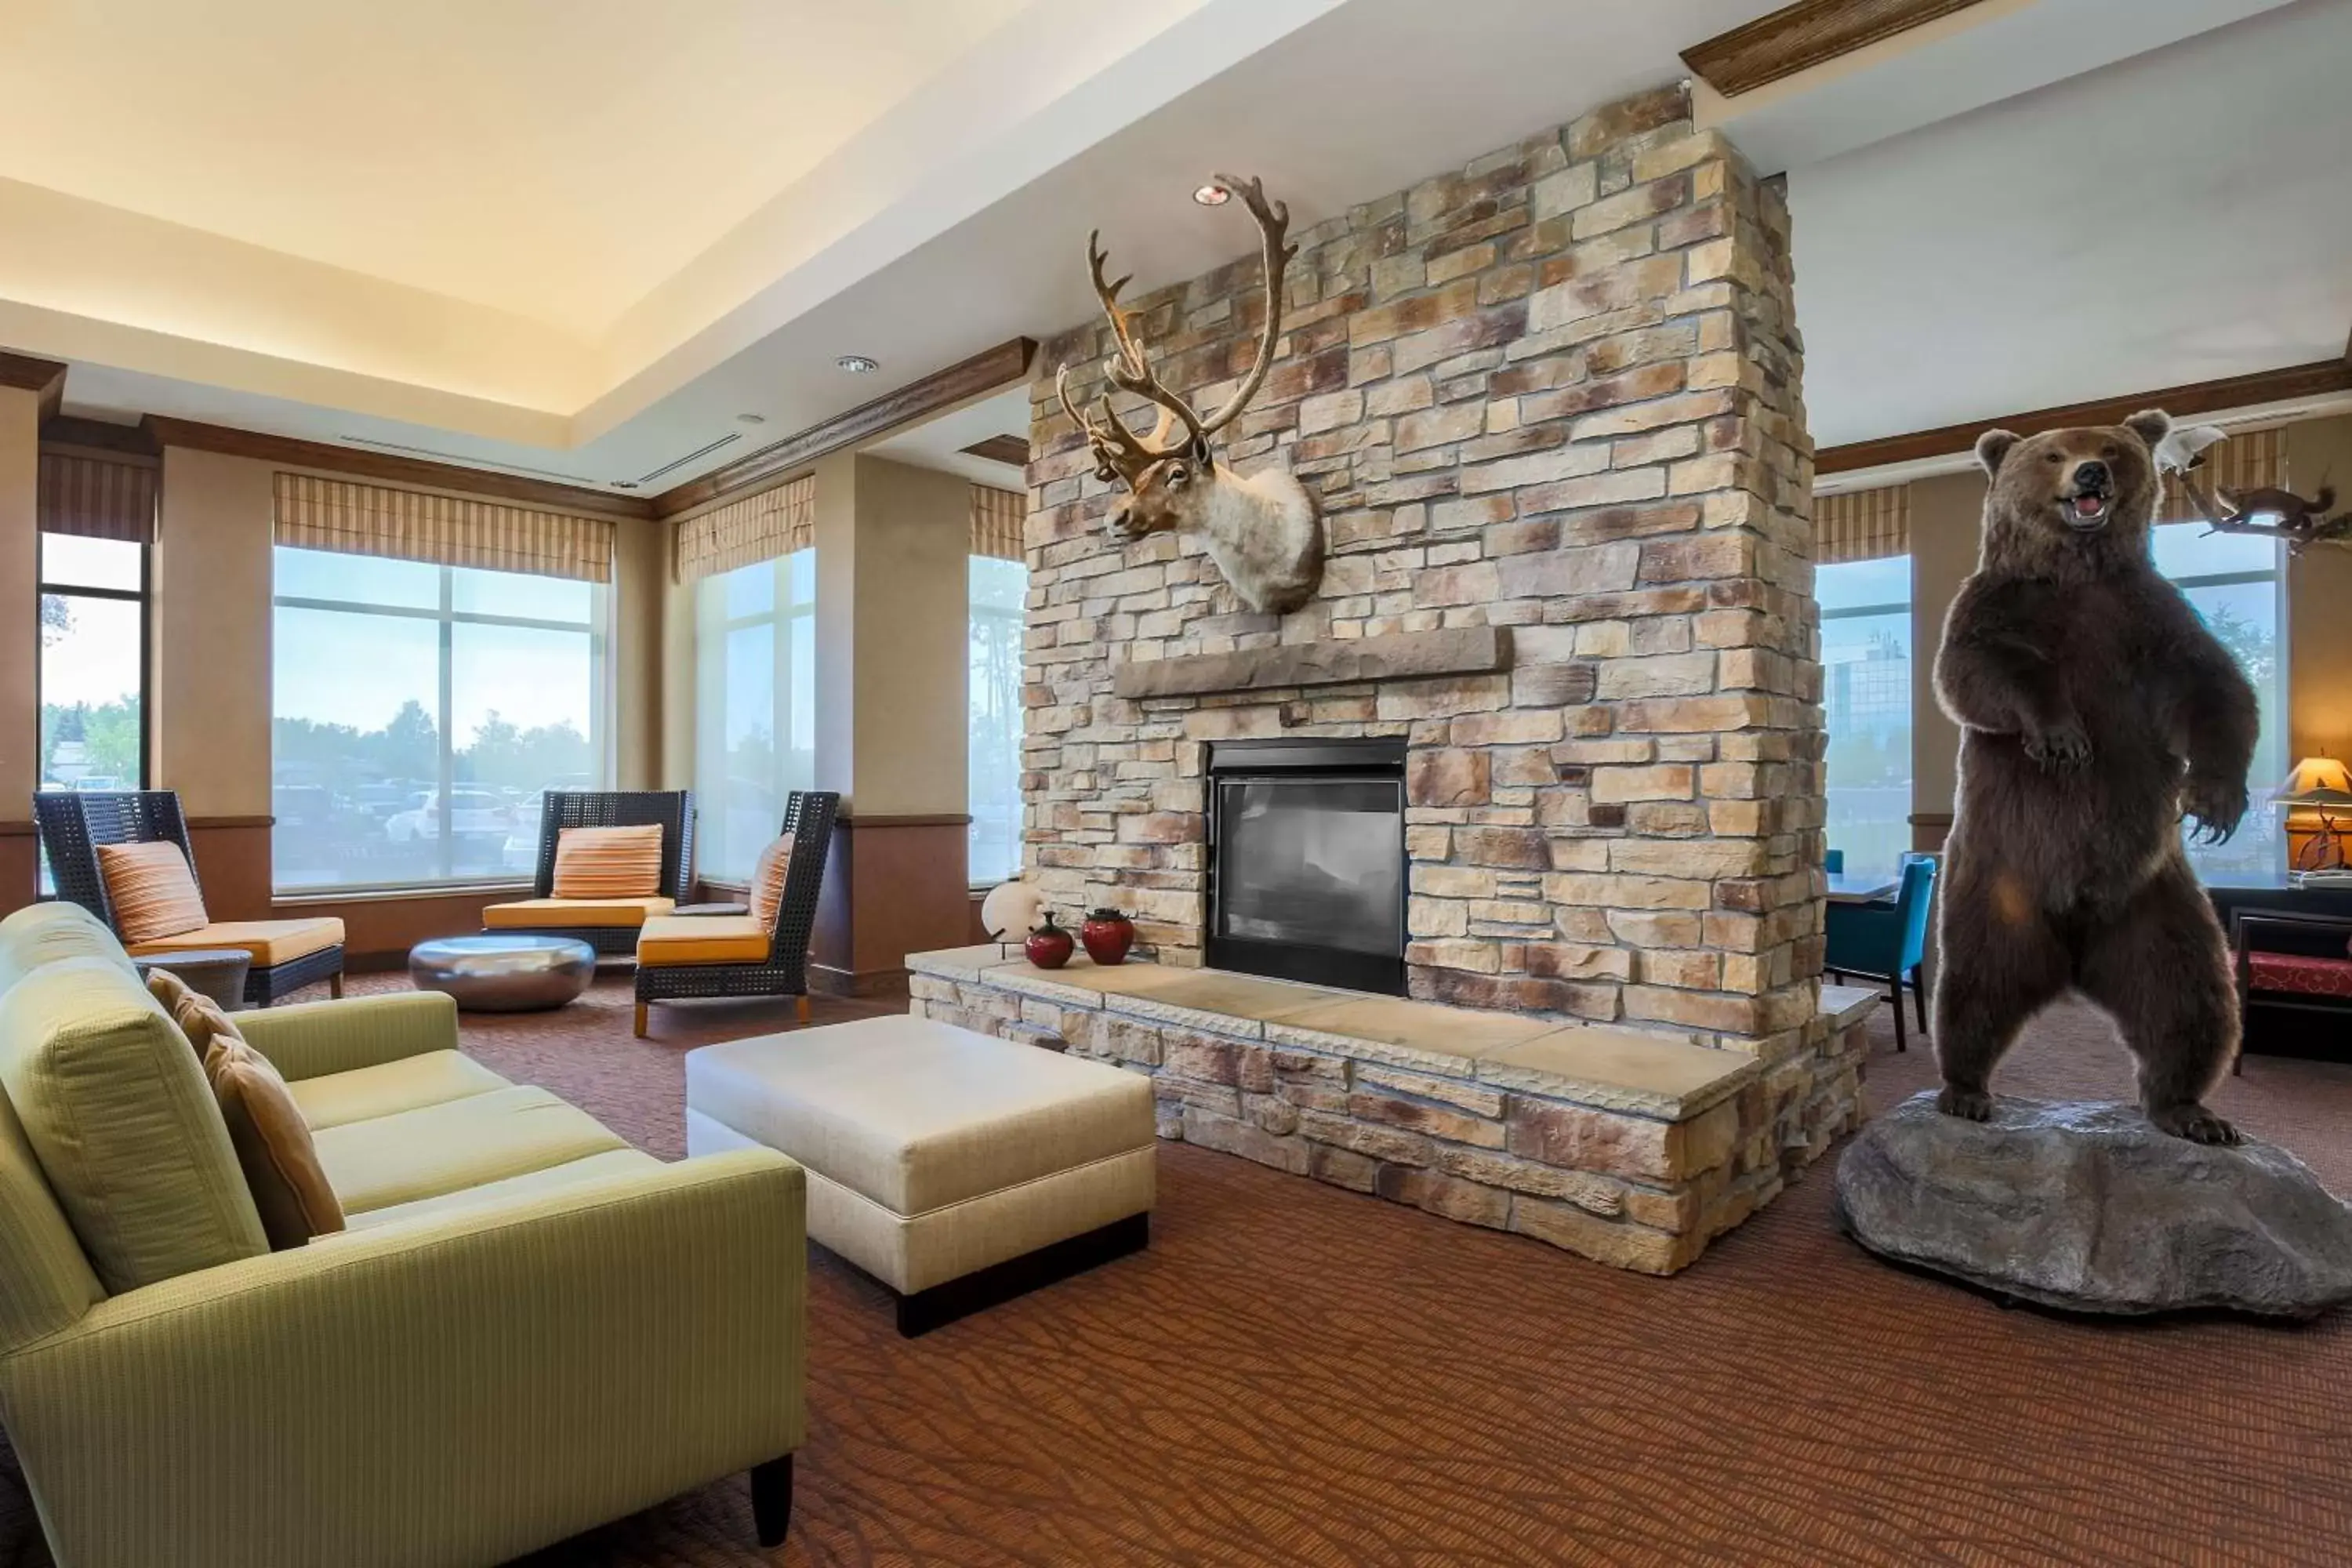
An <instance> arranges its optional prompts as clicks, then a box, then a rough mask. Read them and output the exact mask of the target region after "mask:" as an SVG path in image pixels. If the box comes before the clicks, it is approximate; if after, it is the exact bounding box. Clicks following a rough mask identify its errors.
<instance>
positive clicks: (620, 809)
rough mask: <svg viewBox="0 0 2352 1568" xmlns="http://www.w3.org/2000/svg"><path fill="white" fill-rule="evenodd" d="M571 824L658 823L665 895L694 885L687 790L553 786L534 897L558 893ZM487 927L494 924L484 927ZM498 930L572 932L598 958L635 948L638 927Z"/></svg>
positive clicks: (504, 930)
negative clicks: (564, 838) (561, 841)
mask: <svg viewBox="0 0 2352 1568" xmlns="http://www.w3.org/2000/svg"><path fill="white" fill-rule="evenodd" d="M567 827H658V828H660V829H661V830H662V861H661V881H660V883H659V884H658V887H659V890H660V892H661V894H662V896H663V897H665V898H669V899H674V900H677V902H679V903H684V902H685V901H686V900H687V899H688V897H689V896H691V890H692V889H693V886H694V792H693V791H691V790H683V789H667V790H653V789H639V790H609V789H608V790H560V789H551V790H549V791H548V792H547V793H546V795H543V796H542V797H541V808H540V815H539V875H538V878H537V879H536V880H534V881H533V883H532V884H531V897H533V898H535V899H551V898H553V897H554V896H555V841H556V838H557V837H558V836H559V835H560V834H562V831H563V830H564V829H565V828H567ZM483 929H484V930H485V931H489V930H491V928H489V927H488V926H485V927H484V928H483ZM496 930H497V932H498V933H499V934H501V935H505V934H529V935H535V936H568V937H572V938H573V939H575V940H577V941H580V942H586V943H587V944H588V945H589V946H590V947H593V948H594V949H595V950H596V952H597V954H598V955H599V956H600V957H608V958H609V957H614V956H620V957H625V956H627V955H629V954H632V953H634V952H636V951H637V928H636V927H635V926H517V925H501V926H499V927H498V928H496Z"/></svg>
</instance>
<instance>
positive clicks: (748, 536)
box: [673, 474, 816, 583]
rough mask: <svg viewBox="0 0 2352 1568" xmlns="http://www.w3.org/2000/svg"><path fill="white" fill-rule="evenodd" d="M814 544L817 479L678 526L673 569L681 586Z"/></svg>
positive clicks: (803, 479) (785, 485)
mask: <svg viewBox="0 0 2352 1568" xmlns="http://www.w3.org/2000/svg"><path fill="white" fill-rule="evenodd" d="M815 542H816V476H815V475H814V474H803V475H802V476H801V477H800V478H799V479H787V480H786V481H785V482H784V483H782V484H781V485H778V486H777V487H776V488H775V489H771V490H761V492H760V493H759V494H758V495H755V496H747V497H746V498H744V499H743V500H738V501H730V502H728V503H727V504H726V505H725V506H722V507H714V508H712V509H711V510H709V511H706V512H704V513H703V514H702V515H701V516H700V517H690V518H688V519H687V520H686V521H684V522H681V523H679V524H678V525H677V561H676V564H675V566H674V568H673V570H674V573H675V575H676V576H677V580H678V581H679V582H681V583H691V582H693V581H695V579H697V578H698V577H709V576H711V575H713V574H717V573H720V572H732V571H734V570H735V569H736V568H737V567H739V566H750V565H753V564H755V563H759V562H761V561H773V560H774V559H775V558H776V557H777V556H779V555H789V554H791V553H792V552H793V551H795V550H805V549H807V548H808V547H809V546H810V545H812V544H814V543H815Z"/></svg>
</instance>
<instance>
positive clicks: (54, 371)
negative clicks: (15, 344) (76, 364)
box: [0, 353, 66, 423]
mask: <svg viewBox="0 0 2352 1568" xmlns="http://www.w3.org/2000/svg"><path fill="white" fill-rule="evenodd" d="M0 386H13V387H15V388H16V390H17V391H19V392H29V393H31V394H33V395H35V396H36V397H37V398H38V399H39V400H40V405H41V419H42V420H43V422H45V423H46V422H47V421H48V420H50V419H52V418H55V417H56V416H57V412H58V405H59V404H61V403H63V402H64V401H65V395H66V367H65V366H64V365H61V364H59V363H58V362H57V361H55V360H53V359H35V358H33V357H32V356H31V355H29V354H12V353H0Z"/></svg>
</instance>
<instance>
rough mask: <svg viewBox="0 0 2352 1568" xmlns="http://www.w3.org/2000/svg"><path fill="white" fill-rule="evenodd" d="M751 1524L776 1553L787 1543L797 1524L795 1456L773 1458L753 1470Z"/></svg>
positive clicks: (766, 1545) (761, 1538) (765, 1545)
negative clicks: (789, 1531)
mask: <svg viewBox="0 0 2352 1568" xmlns="http://www.w3.org/2000/svg"><path fill="white" fill-rule="evenodd" d="M751 1523H752V1526H753V1528H754V1529H756V1530H757V1531H759V1535H760V1544H761V1546H762V1547H765V1548H768V1549H771V1550H772V1549H773V1548H775V1547H779V1546H782V1544H783V1543H784V1532H785V1531H788V1530H790V1529H791V1528H792V1523H793V1457H792V1456H791V1455H790V1454H786V1455H785V1456H784V1457H783V1458H781V1459H770V1460H769V1461H768V1462H767V1463H766V1464H764V1465H754V1466H752V1467H751Z"/></svg>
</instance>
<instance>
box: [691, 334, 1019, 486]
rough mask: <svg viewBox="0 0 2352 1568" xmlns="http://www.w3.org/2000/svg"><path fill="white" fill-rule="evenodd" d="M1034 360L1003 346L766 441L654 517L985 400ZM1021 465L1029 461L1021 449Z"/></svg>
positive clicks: (1013, 341) (1014, 341)
mask: <svg viewBox="0 0 2352 1568" xmlns="http://www.w3.org/2000/svg"><path fill="white" fill-rule="evenodd" d="M1036 353H1037V344H1036V342H1034V340H1032V339H1029V338H1008V339H1006V340H1005V341H1004V342H1001V343H999V344H997V345H996V346H995V347H994V348H992V349H988V350H986V351H984V352H982V353H976V354H974V355H972V356H971V358H970V359H968V360H962V361H960V362H958V363H955V364H951V365H950V366H948V367H947V368H946V369H945V370H941V371H935V372H933V373H932V374H929V375H927V376H924V377H923V378H922V379H921V380H919V381H910V382H908V384H906V385H904V386H902V387H900V388H898V391H896V392H886V393H884V394H883V395H881V396H879V397H877V398H875V399H873V400H872V401H870V402H866V403H861V404H859V405H857V406H856V407H855V408H852V409H850V410H848V411H847V412H846V413H842V414H836V415H835V416H833V417H832V418H830V419H821V420H819V421H817V422H816V423H815V424H814V425H812V426H809V427H808V428H807V429H805V430H800V431H796V432H794V433H793V434H792V435H790V436H787V437H784V438H783V439H782V440H781V441H772V442H770V443H769V444H768V445H767V446H765V447H761V448H760V449H759V450H758V451H756V452H753V453H751V454H750V455H748V456H746V457H741V458H736V459H735V461H733V462H731V463H729V464H727V465H726V466H725V467H723V468H714V469H713V470H711V471H710V472H709V473H708V474H705V475H703V476H702V477H701V478H700V479H688V481H687V482H686V483H684V484H682V485H678V486H676V487H674V488H672V489H667V490H664V491H662V492H661V494H659V495H657V496H656V497H654V498H653V509H654V515H655V516H656V517H675V516H677V514H678V513H680V512H684V511H690V510H693V509H695V508H696V507H700V506H708V505H709V504H710V503H711V502H713V501H720V500H730V499H732V498H733V497H735V496H739V495H744V494H748V493H750V492H751V491H753V490H757V489H764V488H766V487H767V486H769V485H771V484H772V483H774V482H775V481H776V480H778V479H783V478H785V477H786V476H787V475H789V474H790V473H791V472H792V470H793V469H795V468H806V467H807V466H808V465H809V464H811V463H813V462H814V461H816V460H817V459H818V458H822V457H824V456H826V455H828V454H830V453H833V452H837V451H840V450H841V449H842V448H843V447H852V446H855V445H856V444H857V443H858V442H861V441H866V440H870V439H872V438H873V437H877V436H879V435H881V434H882V433H883V432H884V431H886V430H888V429H890V428H892V427H893V426H899V425H904V424H906V423H908V421H909V420H914V419H920V418H922V417H924V416H927V415H931V414H937V413H940V411H942V410H944V409H947V408H951V407H953V406H954V405H957V404H959V403H961V402H963V401H965V400H966V399H968V398H971V397H975V396H978V395H980V394H982V393H983V392H992V391H994V390H995V389H997V388H998V387H1001V386H1005V385H1008V384H1012V383H1013V382H1016V381H1019V380H1020V379H1022V377H1024V376H1025V375H1027V374H1029V362H1030V361H1031V359H1033V358H1034V356H1035V354H1036ZM1023 460H1024V462H1025V461H1026V460H1027V452H1026V446H1025V443H1024V453H1023Z"/></svg>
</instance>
